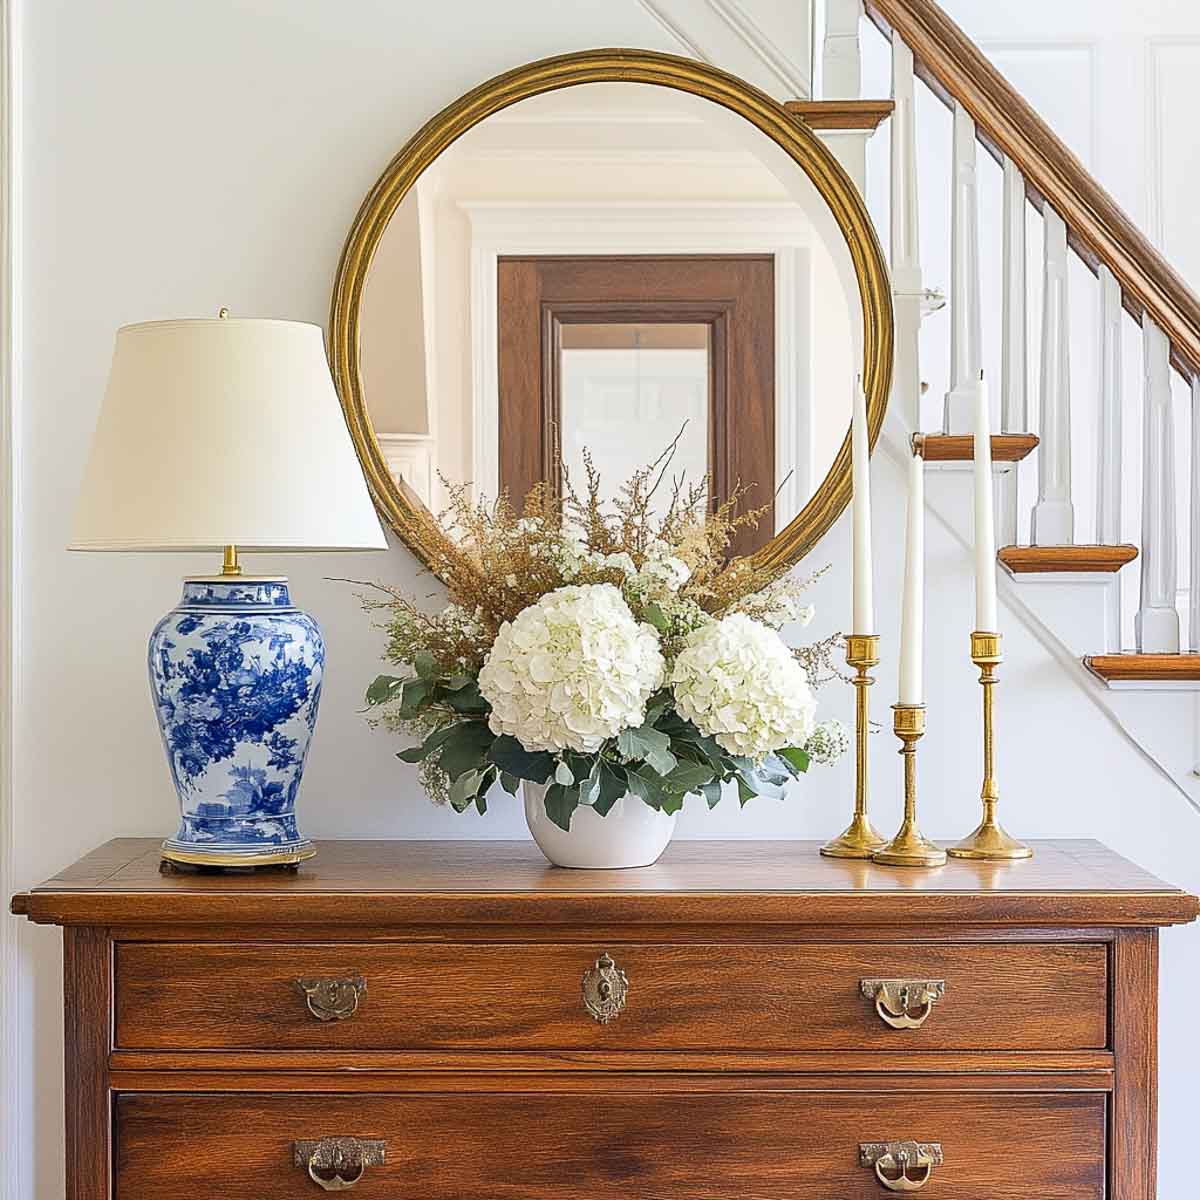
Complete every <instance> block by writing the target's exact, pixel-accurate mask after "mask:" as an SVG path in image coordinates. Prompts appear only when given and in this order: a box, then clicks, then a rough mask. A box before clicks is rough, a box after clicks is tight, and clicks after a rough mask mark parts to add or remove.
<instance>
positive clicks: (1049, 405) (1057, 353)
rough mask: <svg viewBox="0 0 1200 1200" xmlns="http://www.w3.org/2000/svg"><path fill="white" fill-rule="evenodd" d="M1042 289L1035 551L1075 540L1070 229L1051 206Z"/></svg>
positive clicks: (1047, 215) (1046, 211)
mask: <svg viewBox="0 0 1200 1200" xmlns="http://www.w3.org/2000/svg"><path fill="white" fill-rule="evenodd" d="M1043 216H1044V217H1045V222H1046V255H1045V271H1044V273H1043V288H1042V374H1041V379H1042V398H1041V399H1042V402H1041V409H1042V413H1041V428H1040V429H1039V430H1038V435H1039V437H1040V438H1041V442H1040V444H1039V446H1038V500H1037V504H1036V505H1034V509H1033V523H1032V527H1031V532H1032V540H1033V544H1034V545H1035V546H1069V545H1071V544H1072V542H1074V540H1075V506H1074V505H1073V504H1072V502H1071V362H1070V349H1071V347H1070V328H1071V327H1070V324H1069V315H1068V307H1067V227H1066V225H1065V223H1064V222H1063V219H1062V218H1061V217H1060V216H1059V215H1058V213H1056V212H1055V211H1054V210H1053V209H1052V208H1051V207H1050V205H1049V204H1047V205H1046V206H1045V208H1044V209H1043Z"/></svg>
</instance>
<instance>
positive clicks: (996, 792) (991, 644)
mask: <svg viewBox="0 0 1200 1200" xmlns="http://www.w3.org/2000/svg"><path fill="white" fill-rule="evenodd" d="M971 661H972V662H974V664H975V665H976V666H977V667H978V668H979V683H980V686H981V687H982V688H983V787H982V788H981V789H980V796H979V798H980V801H981V802H982V804H983V820H981V821H980V822H979V825H978V826H977V827H976V829H975V832H974V833H972V834H971V835H970V836H969V837H965V838H963V840H962V841H961V842H957V843H955V845H953V846H951V847H950V850H949V853H950V856H951V857H952V858H969V859H976V860H986V859H991V860H994V861H996V862H1015V861H1016V860H1017V859H1022V858H1032V857H1033V851H1032V850H1031V849H1030V848H1029V847H1028V846H1026V845H1025V843H1024V842H1019V841H1017V839H1016V838H1014V837H1011V836H1010V835H1009V834H1007V833H1005V832H1004V830H1003V829H1002V828H1001V827H1000V823H999V822H998V821H997V820H996V803H997V801H998V800H999V799H1000V788H999V785H998V784H997V782H996V771H995V726H994V717H993V708H994V704H993V700H992V692H993V690H994V689H995V687H996V668H997V667H998V666H999V665H1000V663H1002V662H1003V661H1004V659H1003V656H1002V655H1001V653H1000V635H999V634H998V633H992V632H987V631H982V630H976V631H975V632H974V633H972V634H971Z"/></svg>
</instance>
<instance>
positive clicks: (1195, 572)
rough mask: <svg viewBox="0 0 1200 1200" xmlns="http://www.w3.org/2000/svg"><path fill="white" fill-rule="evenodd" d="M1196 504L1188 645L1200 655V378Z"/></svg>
mask: <svg viewBox="0 0 1200 1200" xmlns="http://www.w3.org/2000/svg"><path fill="white" fill-rule="evenodd" d="M1191 499H1192V503H1191V506H1190V507H1189V509H1188V534H1189V539H1188V540H1189V542H1190V545H1189V548H1188V557H1189V559H1190V561H1189V563H1188V588H1189V594H1188V644H1189V645H1190V646H1191V648H1192V652H1193V653H1195V654H1200V375H1196V376H1194V377H1193V379H1192V497H1191Z"/></svg>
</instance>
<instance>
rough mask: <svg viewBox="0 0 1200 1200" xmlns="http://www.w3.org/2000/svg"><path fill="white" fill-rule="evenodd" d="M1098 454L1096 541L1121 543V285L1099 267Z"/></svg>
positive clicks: (1111, 543)
mask: <svg viewBox="0 0 1200 1200" xmlns="http://www.w3.org/2000/svg"><path fill="white" fill-rule="evenodd" d="M1098 446H1099V452H1100V463H1099V470H1098V471H1097V486H1096V541H1098V542H1099V543H1100V544H1101V545H1102V546H1115V545H1117V544H1118V543H1119V542H1120V541H1121V285H1120V284H1119V283H1118V282H1117V277H1116V276H1115V275H1114V274H1113V273H1112V272H1111V271H1110V270H1109V269H1108V268H1107V267H1104V266H1102V267H1101V268H1100V438H1099V442H1098Z"/></svg>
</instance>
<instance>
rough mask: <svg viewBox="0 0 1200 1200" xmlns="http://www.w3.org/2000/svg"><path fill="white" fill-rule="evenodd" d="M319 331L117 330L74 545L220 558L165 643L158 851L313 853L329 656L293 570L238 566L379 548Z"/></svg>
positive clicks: (275, 857) (220, 859)
mask: <svg viewBox="0 0 1200 1200" xmlns="http://www.w3.org/2000/svg"><path fill="white" fill-rule="evenodd" d="M386 548H387V543H386V541H385V539H384V536H383V530H382V529H381V528H380V526H379V521H378V518H377V517H376V515H375V509H374V506H373V505H372V503H371V498H370V496H369V494H368V492H367V486H366V483H365V481H364V479H363V475H362V471H361V469H360V467H359V464H358V459H357V457H356V456H355V453H354V447H353V445H352V444H351V441H350V435H349V432H348V431H347V429H346V424H345V421H344V419H343V417H342V410H341V407H340V405H339V404H338V399H337V394H336V393H335V391H334V388H333V381H332V379H331V378H330V374H329V366H328V363H327V360H326V358H325V346H324V343H323V341H322V337H321V330H320V329H319V328H318V327H317V326H316V325H304V324H299V323H296V322H293V321H266V320H241V319H230V318H229V317H228V315H227V312H226V310H225V309H222V310H221V314H220V316H219V317H218V318H215V319H212V320H191V321H152V322H147V323H146V324H142V325H126V326H124V327H123V328H122V329H119V330H118V331H117V339H116V347H115V349H114V352H113V362H112V370H111V372H110V374H109V380H108V390H107V393H106V394H105V398H104V405H103V407H102V409H101V412H100V421H99V424H98V426H97V428H96V433H95V436H94V438H93V441H92V450H91V457H90V458H89V460H88V465H87V469H86V471H85V473H84V478H83V486H82V489H81V491H80V495H79V502H78V508H77V511H76V515H75V530H74V538H73V540H72V542H71V545H70V549H72V550H110V551H180V552H194V551H206V552H213V553H220V554H222V555H223V558H224V563H223V566H222V567H221V571H220V574H217V575H202V576H188V577H187V578H185V579H184V581H183V597H182V599H181V601H180V603H179V605H178V606H177V607H176V608H174V609H172V610H171V611H170V612H169V613H168V614H167V615H166V616H165V617H164V618H163V619H162V620H161V621H160V622H159V623H158V625H157V626H156V628H155V630H154V632H153V633H152V634H151V636H150V650H149V667H150V687H151V693H152V696H153V700H154V705H155V708H156V710H157V713H158V720H159V725H160V726H161V728H162V736H163V744H164V746H165V747H166V751H167V758H168V761H169V763H170V768H171V775H172V777H173V778H174V780H175V787H176V789H177V791H178V792H179V802H180V807H181V809H182V814H183V816H182V822H181V824H180V827H179V832H178V833H177V834H176V835H175V836H174V837H172V838H168V839H167V840H166V841H165V842H164V843H163V857H164V858H165V859H168V860H170V861H173V862H179V863H190V864H194V865H197V866H213V867H229V866H263V865H270V864H294V863H297V862H300V861H302V860H303V859H306V858H309V857H311V856H312V855H313V854H314V853H315V850H314V848H313V845H312V843H311V842H309V841H308V840H307V839H306V838H304V837H302V836H301V834H300V831H299V828H298V827H297V824H296V808H295V806H296V793H297V791H298V789H299V787H300V778H301V774H302V772H303V770H304V759H305V756H306V754H307V752H308V746H309V742H310V740H311V738H312V732H313V727H314V726H315V724H316V720H317V706H318V704H319V702H320V697H321V678H322V673H323V670H324V664H325V647H324V643H323V642H322V640H321V632H320V630H319V629H318V627H317V624H316V622H315V621H314V620H313V619H312V618H311V617H310V616H309V615H308V614H307V613H305V612H303V611H301V610H300V609H298V608H296V607H294V606H293V605H292V602H291V598H290V596H289V593H288V581H287V578H286V576H281V575H243V574H242V569H241V564H240V562H239V554H240V552H243V551H263V552H266V553H272V554H280V553H293V552H297V551H320V552H324V551H329V550H383V549H386Z"/></svg>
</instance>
